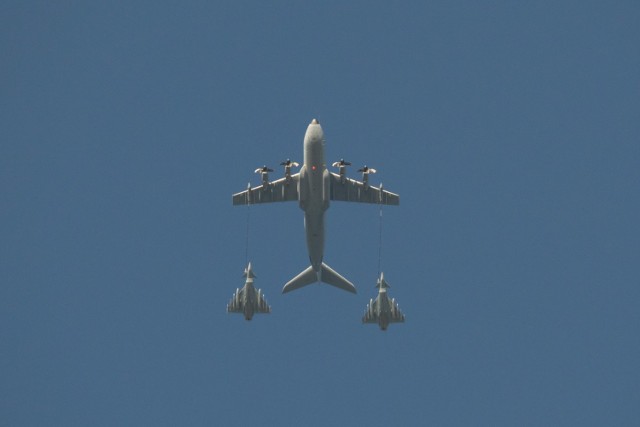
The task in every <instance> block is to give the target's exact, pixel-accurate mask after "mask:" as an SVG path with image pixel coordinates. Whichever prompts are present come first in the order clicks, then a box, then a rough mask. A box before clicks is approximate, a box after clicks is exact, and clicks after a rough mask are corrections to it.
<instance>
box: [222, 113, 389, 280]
mask: <svg viewBox="0 0 640 427" xmlns="http://www.w3.org/2000/svg"><path fill="white" fill-rule="evenodd" d="M324 145H325V140H324V133H323V131H322V127H321V126H320V123H318V121H317V120H316V119H313V120H312V121H311V123H310V124H309V126H308V127H307V131H306V133H305V136H304V142H303V154H304V164H303V165H302V168H301V169H300V172H299V173H296V174H293V175H291V166H292V165H294V164H295V162H291V161H290V160H287V161H286V162H283V163H282V165H284V166H285V177H284V178H280V179H277V180H275V181H273V182H270V181H269V172H272V170H271V169H269V168H267V167H266V166H264V167H262V168H258V169H256V171H255V172H256V173H259V174H260V175H261V181H262V185H260V186H259V187H255V188H251V185H248V187H247V189H246V190H245V191H242V192H240V193H236V194H234V195H233V197H232V202H233V204H234V205H247V204H259V203H271V202H286V201H294V200H295V201H298V202H299V205H300V208H301V209H302V210H303V211H304V227H305V234H306V242H307V250H308V253H309V261H310V264H311V265H310V266H309V267H308V268H307V269H305V270H303V271H302V272H301V273H300V274H298V275H297V276H296V277H294V278H293V279H291V280H290V281H289V282H287V283H286V284H285V285H284V287H283V289H282V292H283V293H287V292H290V291H293V290H295V289H299V288H301V287H304V286H307V285H309V284H311V283H316V282H324V283H327V284H329V285H332V286H335V287H337V288H340V289H343V290H345V291H348V292H352V293H356V288H355V286H354V285H353V284H352V283H351V282H350V281H348V280H347V279H345V278H344V277H342V276H341V275H340V274H339V273H337V272H336V271H335V270H333V269H332V268H331V267H329V266H328V265H327V264H325V263H324V262H323V258H324V241H325V233H324V214H325V212H326V210H327V209H328V208H329V204H330V201H331V200H337V201H345V202H359V203H374V204H387V205H398V204H399V203H400V197H399V196H398V195H397V194H394V193H391V192H389V191H386V190H384V189H383V188H382V185H380V188H374V187H371V186H369V182H368V174H369V173H375V170H373V169H368V168H366V167H365V168H364V169H363V170H364V172H363V181H362V182H361V181H356V180H353V179H350V178H346V177H345V175H344V171H345V169H344V166H345V164H341V166H340V175H338V174H335V173H331V172H329V170H327V165H326V162H325V157H324Z"/></svg>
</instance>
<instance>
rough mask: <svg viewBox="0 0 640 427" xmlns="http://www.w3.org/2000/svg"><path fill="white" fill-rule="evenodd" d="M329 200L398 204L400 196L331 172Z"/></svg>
mask: <svg viewBox="0 0 640 427" xmlns="http://www.w3.org/2000/svg"><path fill="white" fill-rule="evenodd" d="M331 200H336V201H340V202H359V203H375V204H383V205H399V204H400V196H399V195H397V194H395V193H392V192H390V191H387V190H384V189H382V187H380V188H378V187H372V186H370V185H365V184H364V183H363V182H360V181H356V180H355V179H351V178H347V177H340V175H338V174H337V173H333V172H331Z"/></svg>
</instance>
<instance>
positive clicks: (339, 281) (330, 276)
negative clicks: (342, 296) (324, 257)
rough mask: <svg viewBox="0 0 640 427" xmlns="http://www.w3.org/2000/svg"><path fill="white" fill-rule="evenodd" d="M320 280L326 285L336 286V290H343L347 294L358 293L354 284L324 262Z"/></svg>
mask: <svg viewBox="0 0 640 427" xmlns="http://www.w3.org/2000/svg"><path fill="white" fill-rule="evenodd" d="M320 280H321V281H323V282H324V283H326V284H328V285H331V286H335V287H336V288H340V289H343V290H345V291H347V292H351V293H354V294H355V293H356V287H355V286H353V283H351V282H350V281H348V280H347V279H345V278H344V277H342V276H341V275H340V274H339V273H338V272H337V271H335V270H334V269H333V268H331V267H329V266H328V265H327V264H325V263H324V262H323V263H322V267H321V269H320Z"/></svg>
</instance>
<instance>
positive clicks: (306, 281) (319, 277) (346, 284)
mask: <svg viewBox="0 0 640 427" xmlns="http://www.w3.org/2000/svg"><path fill="white" fill-rule="evenodd" d="M318 273H319V274H318ZM315 282H324V283H326V284H328V285H331V286H335V287H336V288H340V289H343V290H345V291H347V292H351V293H354V294H355V293H356V287H355V286H353V283H351V282H350V281H348V280H347V279H345V278H344V277H342V276H341V275H340V274H339V273H338V272H337V271H335V270H334V269H333V268H331V267H329V266H328V265H327V264H325V263H324V262H323V263H322V265H321V266H320V271H319V272H316V271H315V270H314V269H313V267H308V268H307V269H305V270H304V271H302V272H301V273H300V274H298V275H297V276H296V277H294V278H293V279H291V280H289V281H288V282H287V284H286V285H284V288H282V293H283V294H286V293H287V292H291V291H295V290H296V289H300V288H302V287H304V286H307V285H310V284H312V283H315Z"/></svg>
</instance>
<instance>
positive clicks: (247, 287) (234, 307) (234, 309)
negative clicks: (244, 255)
mask: <svg viewBox="0 0 640 427" xmlns="http://www.w3.org/2000/svg"><path fill="white" fill-rule="evenodd" d="M243 276H244V277H246V278H247V281H246V282H245V284H244V286H243V287H242V289H236V291H235V292H234V294H233V296H232V297H231V301H229V304H228V305H227V313H243V314H244V318H245V319H247V320H251V319H252V318H253V315H254V313H271V307H270V306H269V305H268V304H267V300H266V299H265V298H264V295H263V294H262V290H260V289H258V290H256V288H254V287H253V279H254V278H255V277H256V276H255V275H254V274H253V270H252V269H251V263H249V265H247V268H245V269H244V274H243Z"/></svg>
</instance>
